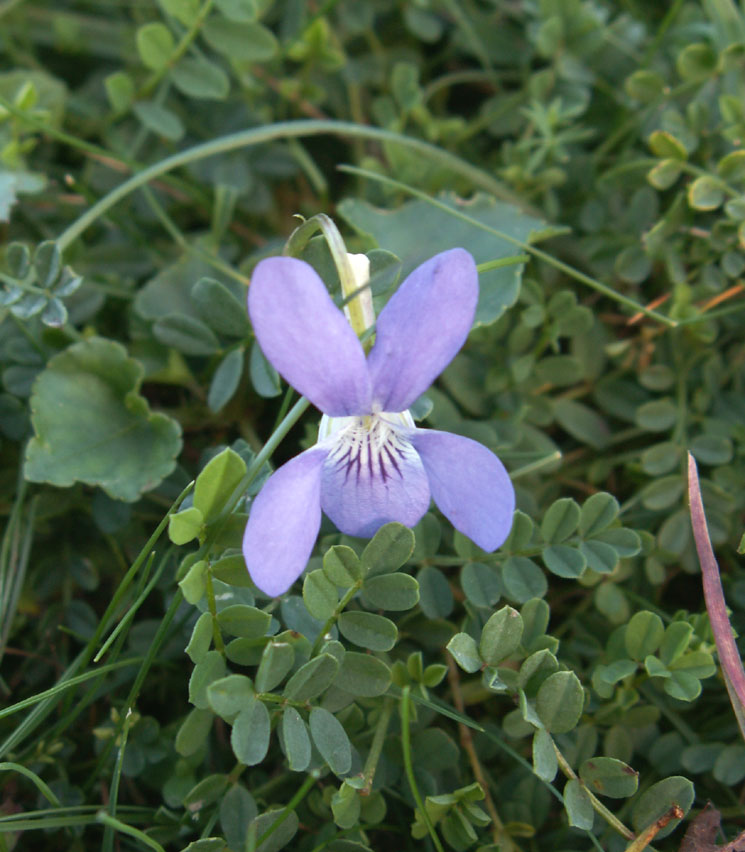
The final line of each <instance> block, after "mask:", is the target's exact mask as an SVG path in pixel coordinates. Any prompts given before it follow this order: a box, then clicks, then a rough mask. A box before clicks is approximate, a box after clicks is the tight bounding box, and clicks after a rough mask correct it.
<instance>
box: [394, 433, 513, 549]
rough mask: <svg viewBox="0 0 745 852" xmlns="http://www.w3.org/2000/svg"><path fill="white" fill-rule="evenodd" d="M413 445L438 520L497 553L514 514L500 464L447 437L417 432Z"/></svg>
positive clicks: (481, 449)
mask: <svg viewBox="0 0 745 852" xmlns="http://www.w3.org/2000/svg"><path fill="white" fill-rule="evenodd" d="M411 442H412V444H413V445H414V448H415V449H416V451H417V452H418V453H419V455H420V457H421V459H422V462H423V464H424V469H425V470H426V471H427V476H428V477H429V488H430V491H431V492H432V498H433V500H434V501H435V503H436V504H437V505H438V507H439V509H440V511H441V512H442V514H443V515H445V517H446V518H447V519H448V520H449V521H450V523H451V524H452V525H453V526H454V527H455V528H456V529H457V530H460V531H461V532H462V533H463V534H464V535H467V536H468V537H469V538H470V539H471V540H472V541H474V542H475V543H476V544H477V545H478V546H479V547H480V548H481V549H482V550H489V551H491V550H496V549H497V548H498V547H499V545H500V544H502V542H503V541H504V540H505V539H506V538H507V536H508V535H509V532H510V528H511V527H512V514H513V512H514V511H515V489H514V488H513V487H512V483H511V482H510V477H509V475H508V474H507V471H506V470H505V468H504V465H503V464H502V462H501V461H500V460H499V459H498V458H497V457H496V456H495V455H494V453H493V452H492V451H491V450H487V448H486V447H485V446H483V444H479V443H478V442H476V441H472V440H471V439H470V438H464V437H463V436H461V435H451V434H450V433H449V432H438V431H436V430H435V429H416V430H415V432H414V434H413V435H412V437H411Z"/></svg>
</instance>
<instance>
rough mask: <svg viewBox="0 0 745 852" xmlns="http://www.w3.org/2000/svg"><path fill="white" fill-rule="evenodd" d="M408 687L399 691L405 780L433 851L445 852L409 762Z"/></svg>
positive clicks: (411, 764)
mask: <svg viewBox="0 0 745 852" xmlns="http://www.w3.org/2000/svg"><path fill="white" fill-rule="evenodd" d="M410 689H411V688H410V687H409V686H405V687H404V688H403V689H402V690H401V703H400V705H399V713H400V715H401V749H402V752H403V758H404V769H405V770H406V778H407V779H408V782H409V788H410V789H411V795H412V796H413V797H414V801H415V802H416V806H417V808H419V813H420V814H421V815H422V820H423V821H424V824H425V825H426V826H427V831H429V836H430V837H431V838H432V843H434V846H435V849H437V852H445V850H444V849H443V848H442V843H440V838H439V837H438V836H437V832H436V831H435V827H434V826H433V825H432V820H431V819H430V818H429V814H428V813H427V809H426V808H425V807H424V802H423V801H422V795H421V793H420V792H419V788H418V787H417V784H416V778H415V777H414V765H413V763H412V761H411V731H410V729H409V692H410Z"/></svg>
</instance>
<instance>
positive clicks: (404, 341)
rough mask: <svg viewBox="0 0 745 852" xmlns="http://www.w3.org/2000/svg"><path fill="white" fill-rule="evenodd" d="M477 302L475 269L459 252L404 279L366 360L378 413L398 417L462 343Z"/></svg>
mask: <svg viewBox="0 0 745 852" xmlns="http://www.w3.org/2000/svg"><path fill="white" fill-rule="evenodd" d="M478 297H479V280H478V273H477V272H476V264H475V263H474V260H473V258H472V257H471V255H470V254H469V253H468V252H467V251H466V250H465V249H462V248H456V249H450V251H444V252H442V253H441V254H437V255H435V256H434V257H432V258H430V259H429V260H428V261H426V262H425V263H423V264H422V265H421V266H418V267H417V268H416V269H415V270H414V271H413V272H412V273H411V275H409V276H408V278H406V280H405V281H404V282H403V284H402V285H401V286H400V287H399V288H398V290H397V291H396V292H395V293H394V294H393V296H391V298H390V300H389V302H388V304H387V305H386V306H385V308H383V310H382V311H381V314H380V316H379V317H378V323H377V326H376V338H375V346H373V348H372V350H371V352H370V355H369V356H368V359H367V363H368V366H369V368H370V378H371V380H372V387H373V402H374V404H376V405H379V406H380V410H382V411H403V410H404V409H406V408H408V407H409V406H410V405H411V404H412V403H413V402H414V400H415V399H416V398H417V397H418V396H420V395H421V394H423V393H424V391H425V390H427V388H428V387H429V386H430V385H431V384H432V382H433V381H434V380H435V379H436V378H437V376H439V375H440V373H441V372H442V371H443V370H444V369H445V367H446V366H447V365H448V364H449V363H450V362H451V361H452V359H453V358H454V356H455V353H456V352H457V351H458V350H459V349H460V348H461V346H463V344H464V343H465V340H466V337H468V332H469V331H470V330H471V325H472V324H473V317H474V314H475V313H476V302H477V301H478Z"/></svg>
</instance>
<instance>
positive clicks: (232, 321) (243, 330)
mask: <svg viewBox="0 0 745 852" xmlns="http://www.w3.org/2000/svg"><path fill="white" fill-rule="evenodd" d="M190 295H191V300H192V301H193V302H194V304H195V305H196V306H197V307H198V308H199V312H200V313H201V315H202V319H203V320H204V321H205V322H206V323H207V325H208V326H209V327H210V328H211V329H212V330H213V331H216V332H218V333H220V334H227V335H228V336H230V337H241V338H244V337H246V335H247V334H248V333H249V331H250V330H251V324H250V323H249V321H248V312H247V311H246V303H245V301H243V302H241V301H239V300H238V299H237V298H236V297H235V296H234V295H233V293H232V292H231V291H230V290H229V289H228V287H227V286H226V285H225V284H223V283H222V282H220V281H216V280H215V279H214V278H208V277H204V278H200V279H199V281H197V283H196V284H195V285H194V286H193V287H192V288H191V294H190Z"/></svg>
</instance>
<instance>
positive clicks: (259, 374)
mask: <svg viewBox="0 0 745 852" xmlns="http://www.w3.org/2000/svg"><path fill="white" fill-rule="evenodd" d="M248 369H249V374H250V376H251V384H252V385H253V386H254V390H255V391H256V393H257V394H258V395H259V396H263V397H264V398H265V399H271V398H272V397H275V396H279V395H280V394H281V393H282V387H281V385H280V382H279V373H278V372H277V371H276V370H275V369H274V367H272V365H271V364H270V363H269V362H268V361H267V359H266V357H265V356H264V353H263V352H262V351H261V347H260V346H259V344H258V343H257V342H256V341H254V343H253V346H252V347H251V355H250V356H249V359H248Z"/></svg>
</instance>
